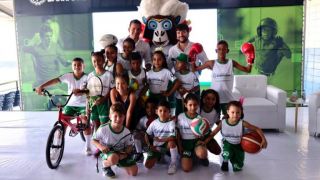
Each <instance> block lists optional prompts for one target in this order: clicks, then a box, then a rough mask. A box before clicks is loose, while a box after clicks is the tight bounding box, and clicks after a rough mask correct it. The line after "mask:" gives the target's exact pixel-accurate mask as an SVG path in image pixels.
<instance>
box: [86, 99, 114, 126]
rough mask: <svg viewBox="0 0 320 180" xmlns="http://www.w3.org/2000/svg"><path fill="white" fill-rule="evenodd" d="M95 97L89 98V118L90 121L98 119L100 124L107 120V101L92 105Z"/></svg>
mask: <svg viewBox="0 0 320 180" xmlns="http://www.w3.org/2000/svg"><path fill="white" fill-rule="evenodd" d="M95 99H97V98H92V99H90V102H89V106H90V108H92V109H91V114H90V119H91V120H92V121H100V123H101V124H105V123H107V122H109V108H110V107H109V102H108V101H105V102H103V103H101V104H99V105H96V106H93V103H94V101H95Z"/></svg>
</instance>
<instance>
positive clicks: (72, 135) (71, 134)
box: [69, 130, 78, 137]
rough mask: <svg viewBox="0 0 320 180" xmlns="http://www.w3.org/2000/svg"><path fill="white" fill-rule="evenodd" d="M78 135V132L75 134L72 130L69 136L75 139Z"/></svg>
mask: <svg viewBox="0 0 320 180" xmlns="http://www.w3.org/2000/svg"><path fill="white" fill-rule="evenodd" d="M77 134H78V132H74V131H72V130H70V132H69V136H71V137H75V136H76V135H77Z"/></svg>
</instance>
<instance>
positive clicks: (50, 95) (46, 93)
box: [33, 88, 73, 107]
mask: <svg viewBox="0 0 320 180" xmlns="http://www.w3.org/2000/svg"><path fill="white" fill-rule="evenodd" d="M33 91H36V89H35V88H33ZM41 91H42V92H43V95H44V96H48V97H49V98H50V101H51V103H52V104H53V105H54V106H55V107H65V106H66V105H67V104H68V102H69V100H70V98H71V96H72V95H73V92H71V94H51V93H50V92H49V91H48V90H46V89H42V90H41ZM55 96H65V97H68V99H67V101H66V102H65V103H64V104H60V105H59V104H56V103H55V102H54V101H53V100H52V98H53V97H55Z"/></svg>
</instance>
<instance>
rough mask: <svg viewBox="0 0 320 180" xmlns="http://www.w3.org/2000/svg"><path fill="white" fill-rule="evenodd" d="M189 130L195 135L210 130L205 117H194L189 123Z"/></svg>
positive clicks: (204, 133) (201, 134)
mask: <svg viewBox="0 0 320 180" xmlns="http://www.w3.org/2000/svg"><path fill="white" fill-rule="evenodd" d="M190 127H191V131H192V132H193V134H194V135H196V136H204V135H206V134H207V133H208V132H209V130H210V124H209V121H208V120H207V119H206V118H195V119H193V120H192V121H191V124H190Z"/></svg>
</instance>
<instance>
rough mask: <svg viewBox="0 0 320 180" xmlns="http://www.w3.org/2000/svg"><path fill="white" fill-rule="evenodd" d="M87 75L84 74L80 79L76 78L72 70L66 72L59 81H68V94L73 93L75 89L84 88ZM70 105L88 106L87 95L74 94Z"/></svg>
mask: <svg viewBox="0 0 320 180" xmlns="http://www.w3.org/2000/svg"><path fill="white" fill-rule="evenodd" d="M86 80H87V75H86V74H83V75H82V76H81V78H80V79H76V78H75V77H74V74H73V73H72V72H70V73H66V74H64V75H62V76H60V77H59V81H60V82H62V83H66V84H67V85H68V94H71V93H72V91H73V90H74V89H83V86H84V84H85V83H86ZM67 105H68V106H75V107H85V106H86V96H85V95H82V96H75V95H72V96H71V98H70V100H69V102H68V104H67Z"/></svg>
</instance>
